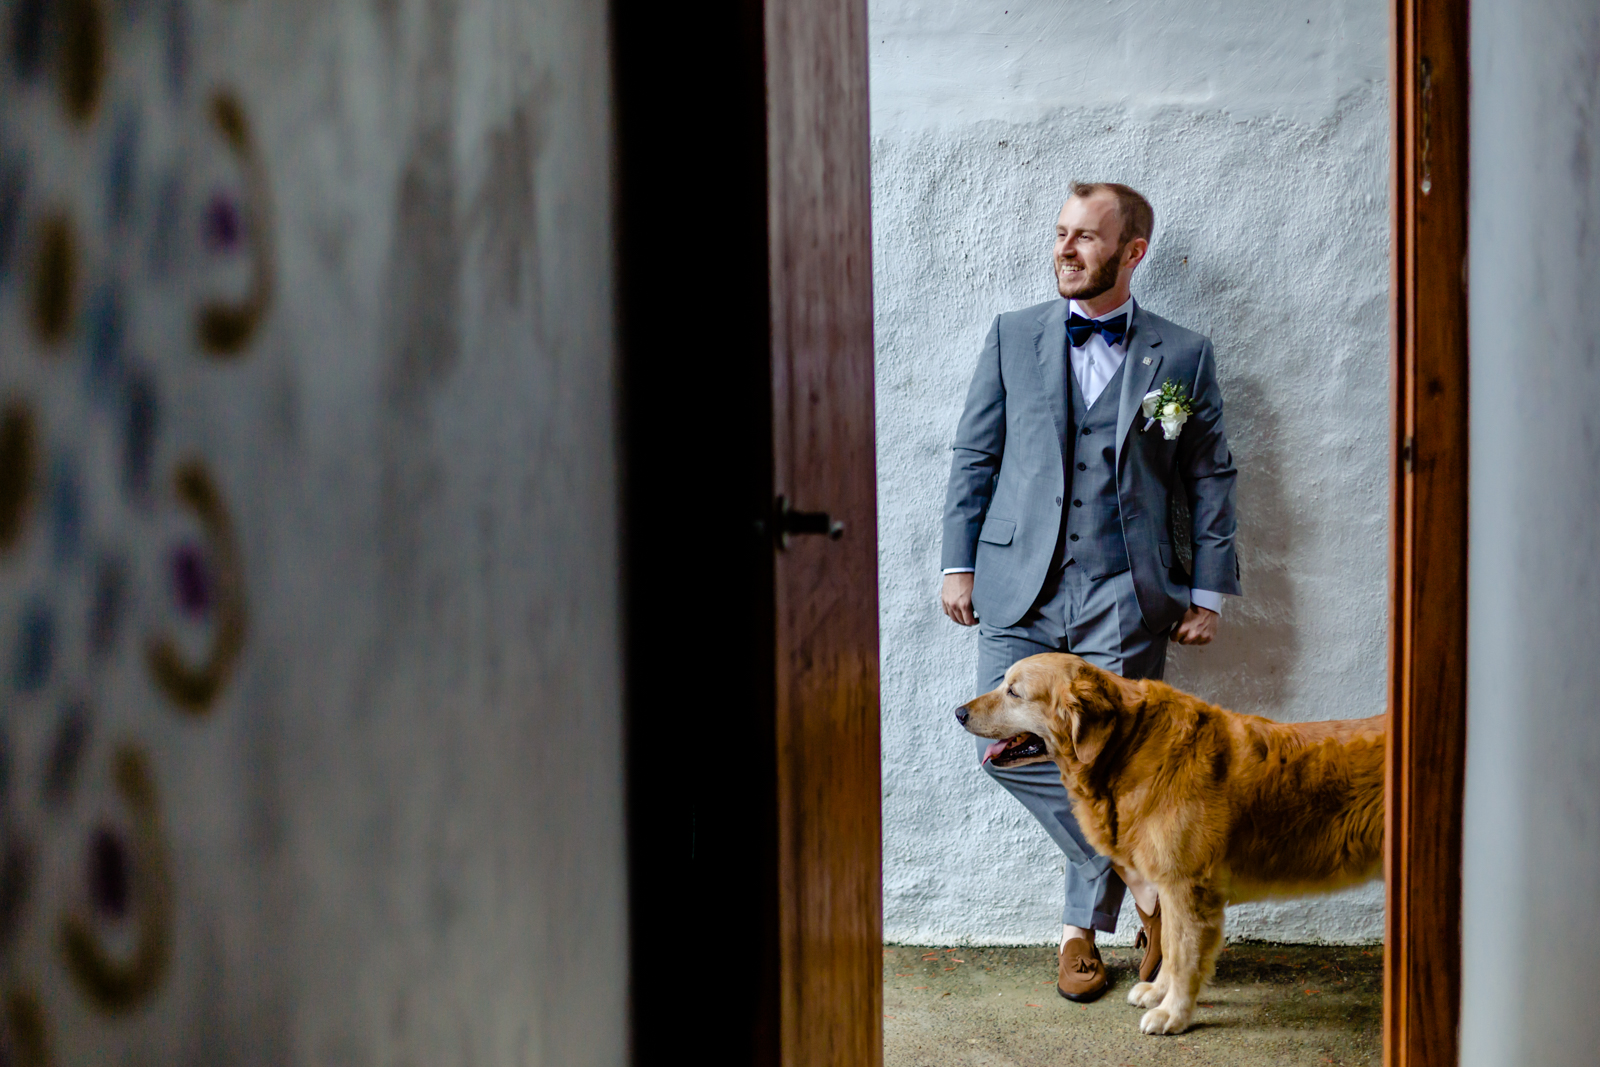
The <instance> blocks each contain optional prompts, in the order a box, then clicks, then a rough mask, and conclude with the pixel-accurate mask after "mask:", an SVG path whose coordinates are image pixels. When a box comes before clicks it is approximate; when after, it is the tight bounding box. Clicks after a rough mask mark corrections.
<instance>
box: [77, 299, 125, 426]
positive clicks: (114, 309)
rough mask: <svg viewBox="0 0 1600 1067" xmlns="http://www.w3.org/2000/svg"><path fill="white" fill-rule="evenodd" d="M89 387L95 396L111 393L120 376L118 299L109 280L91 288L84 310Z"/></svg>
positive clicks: (119, 380) (102, 396)
mask: <svg viewBox="0 0 1600 1067" xmlns="http://www.w3.org/2000/svg"><path fill="white" fill-rule="evenodd" d="M87 318H88V330H87V331H86V333H87V337H86V340H87V343H88V349H89V368H88V369H89V389H90V391H91V393H92V394H93V395H94V396H96V397H97V398H99V399H105V398H107V397H110V396H112V395H114V390H115V388H116V386H117V385H118V384H120V383H121V379H122V353H123V348H122V346H123V339H124V336H125V331H124V329H123V313H122V299H121V297H120V295H119V294H118V293H117V290H116V289H115V288H113V287H112V286H111V285H110V284H109V283H108V284H106V285H102V286H101V287H100V288H99V289H97V290H96V291H95V294H94V297H93V299H91V300H90V302H89V309H88V315H87Z"/></svg>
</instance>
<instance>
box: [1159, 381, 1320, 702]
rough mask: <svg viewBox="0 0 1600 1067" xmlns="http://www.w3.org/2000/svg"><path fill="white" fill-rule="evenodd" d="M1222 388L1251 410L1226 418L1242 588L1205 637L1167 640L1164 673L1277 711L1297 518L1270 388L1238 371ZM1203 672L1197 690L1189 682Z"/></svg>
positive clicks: (1289, 644)
mask: <svg viewBox="0 0 1600 1067" xmlns="http://www.w3.org/2000/svg"><path fill="white" fill-rule="evenodd" d="M1223 392H1224V395H1225V404H1226V406H1227V409H1228V410H1231V411H1233V412H1241V411H1248V412H1249V413H1250V415H1249V419H1248V420H1244V419H1240V418H1238V417H1237V416H1235V418H1233V419H1232V420H1230V423H1229V444H1230V445H1231V446H1232V448H1233V458H1234V463H1235V465H1236V466H1237V467H1238V469H1239V482H1238V498H1237V499H1238V517H1239V540H1238V545H1239V570H1240V578H1241V581H1242V582H1243V585H1244V591H1245V595H1244V596H1242V597H1230V598H1228V603H1227V605H1226V606H1225V607H1224V608H1223V611H1224V615H1223V622H1222V626H1221V628H1220V629H1219V630H1218V633H1217V639H1216V640H1215V641H1214V642H1213V643H1212V644H1210V645H1208V646H1205V647H1200V648H1191V647H1185V646H1183V645H1177V644H1174V645H1172V646H1170V652H1169V661H1168V670H1167V679H1166V680H1167V681H1168V682H1170V683H1172V684H1173V685H1175V686H1177V687H1178V688H1179V689H1187V690H1190V691H1197V692H1198V693H1199V695H1200V696H1201V697H1203V698H1204V699H1205V700H1208V701H1210V702H1212V703H1214V704H1220V705H1221V706H1223V707H1225V708H1230V709H1235V710H1240V711H1246V712H1249V713H1251V714H1264V715H1267V716H1269V717H1272V718H1278V717H1280V716H1279V715H1278V714H1275V713H1276V712H1277V711H1278V709H1281V708H1282V707H1283V706H1284V704H1285V703H1286V702H1287V700H1288V698H1289V695H1290V686H1289V678H1290V677H1291V676H1292V675H1293V674H1294V673H1295V672H1296V670H1297V668H1298V666H1299V661H1300V651H1301V648H1300V626H1299V615H1298V605H1297V604H1296V602H1295V592H1294V590H1295V582H1294V576H1293V574H1292V572H1291V567H1292V566H1293V564H1294V561H1295V559H1296V556H1295V541H1296V538H1295V530H1296V526H1297V525H1298V518H1297V516H1296V514H1295V511H1294V507H1293V505H1292V503H1291V501H1290V500H1289V498H1288V495H1287V494H1286V492H1285V486H1284V473H1283V472H1284V459H1285V456H1284V449H1283V442H1282V438H1281V436H1280V434H1279V432H1278V429H1279V425H1280V418H1279V415H1278V412H1277V410H1276V409H1275V408H1274V407H1273V404H1272V399H1271V398H1272V396H1273V395H1274V389H1273V388H1272V387H1271V386H1270V385H1268V384H1266V383H1263V382H1262V381H1261V380H1260V379H1259V378H1250V377H1243V378H1233V379H1230V380H1228V381H1226V382H1225V383H1224V384H1223ZM1234 427H1238V428H1239V429H1238V430H1235V429H1234ZM1202 674H1203V675H1204V677H1205V679H1206V682H1205V685H1204V688H1203V690H1201V687H1200V685H1199V684H1197V683H1196V682H1195V679H1196V678H1197V677H1198V676H1201V675H1202Z"/></svg>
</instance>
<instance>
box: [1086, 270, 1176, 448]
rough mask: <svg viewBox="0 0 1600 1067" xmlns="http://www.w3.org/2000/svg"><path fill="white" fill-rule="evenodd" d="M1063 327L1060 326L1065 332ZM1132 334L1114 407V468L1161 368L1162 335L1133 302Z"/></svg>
mask: <svg viewBox="0 0 1600 1067" xmlns="http://www.w3.org/2000/svg"><path fill="white" fill-rule="evenodd" d="M1065 329H1066V327H1064V326H1063V327H1062V330H1063V332H1065ZM1131 329H1132V333H1130V334H1129V337H1128V356H1127V358H1126V359H1125V360H1124V361H1123V364H1122V365H1123V370H1124V371H1125V373H1124V374H1123V376H1122V397H1121V400H1120V401H1119V403H1118V405H1117V467H1118V469H1119V470H1120V469H1121V466H1122V446H1123V444H1124V443H1125V442H1126V441H1127V439H1128V430H1129V429H1130V428H1132V426H1133V424H1134V422H1135V421H1137V420H1136V416H1138V415H1139V405H1140V404H1142V403H1143V402H1144V395H1145V394H1146V393H1148V392H1149V391H1150V386H1151V383H1153V382H1154V381H1155V380H1156V372H1157V371H1159V370H1160V369H1161V353H1159V352H1157V351H1156V348H1157V347H1158V346H1160V344H1161V334H1160V333H1158V332H1157V331H1156V327H1155V323H1153V322H1151V321H1150V313H1149V312H1147V311H1145V309H1144V308H1142V307H1140V306H1139V304H1138V303H1137V302H1136V303H1135V304H1134V305H1133V324H1132V327H1131Z"/></svg>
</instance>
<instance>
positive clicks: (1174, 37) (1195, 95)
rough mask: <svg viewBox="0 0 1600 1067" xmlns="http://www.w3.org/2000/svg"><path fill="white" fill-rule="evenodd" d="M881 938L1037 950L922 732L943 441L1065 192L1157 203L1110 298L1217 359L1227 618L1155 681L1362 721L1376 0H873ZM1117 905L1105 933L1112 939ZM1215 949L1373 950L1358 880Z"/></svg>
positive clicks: (1025, 297) (1377, 160)
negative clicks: (1367, 945)
mask: <svg viewBox="0 0 1600 1067" xmlns="http://www.w3.org/2000/svg"><path fill="white" fill-rule="evenodd" d="M869 10H870V26H871V31H872V107H873V197H874V201H873V227H874V235H875V236H874V272H875V296H876V301H877V351H878V375H877V390H878V391H877V404H878V456H879V469H878V476H879V516H880V519H879V536H880V545H881V548H880V556H879V566H880V575H881V577H880V586H881V590H880V591H881V596H882V642H883V644H882V648H883V744H884V846H885V852H884V927H885V936H886V937H888V938H889V939H891V940H896V941H908V942H912V943H919V944H934V943H949V942H954V941H971V942H978V943H1026V942H1042V941H1046V940H1050V939H1053V938H1054V937H1055V936H1057V935H1058V932H1059V926H1057V925H1056V924H1057V923H1059V914H1060V907H1061V888H1060V884H1061V859H1060V855H1059V853H1058V852H1057V851H1056V850H1055V848H1054V846H1053V845H1051V844H1050V843H1049V841H1048V839H1047V838H1046V837H1045V835H1044V833H1043V831H1042V830H1040V829H1039V828H1038V827H1037V826H1036V824H1035V823H1034V822H1033V821H1032V820H1031V819H1030V818H1029V817H1028V816H1027V815H1026V813H1025V812H1024V811H1023V809H1022V808H1021V806H1020V805H1018V804H1016V803H1015V802H1014V801H1012V800H1011V799H1010V798H1009V797H1008V796H1006V795H1005V794H1004V793H1003V791H1001V790H1000V789H999V788H998V787H997V786H995V785H994V784H993V783H991V782H990V781H989V780H988V778H987V777H986V776H985V775H983V774H982V772H981V771H980V770H979V769H978V767H977V766H976V760H975V758H974V756H973V754H972V746H971V743H970V741H969V740H968V738H967V736H966V735H965V734H963V733H962V732H961V731H960V730H959V729H958V728H957V727H956V725H955V723H954V722H953V720H952V718H951V716H950V709H951V708H952V707H953V706H954V705H955V704H956V703H957V702H959V701H960V700H964V699H966V698H968V697H971V696H972V695H974V693H973V685H974V683H973V668H974V637H975V634H974V633H973V632H970V631H962V630H960V629H958V628H957V627H956V626H955V625H954V624H952V623H950V622H948V621H946V620H945V619H944V618H943V616H942V615H941V614H940V612H939V610H938V608H937V606H936V598H937V593H938V586H939V571H938V568H939V544H938V538H939V515H940V511H941V507H942V504H943V500H944V489H945V480H946V478H947V476H948V473H949V463H950V452H949V445H950V440H951V437H952V435H953V433H954V429H955V424H956V419H957V417H958V415H959V412H960V408H961V402H962V399H963V397H964V396H965V393H966V387H967V382H968V379H969V377H970V375H971V372H972V367H973V362H974V360H975V358H976V356H977V352H978V349H979V347H980V346H981V344H982V341H983V337H984V334H985V332H986V331H987V329H988V326H989V324H990V322H991V321H992V319H993V317H994V316H995V314H996V313H998V312H1000V311H1003V310H1008V309H1012V308H1018V307H1024V306H1027V305H1030V304H1034V303H1037V302H1039V301H1041V300H1045V299H1048V298H1049V297H1051V296H1053V295H1054V286H1053V284H1052V281H1051V276H1050V270H1049V263H1048V259H1049V244H1050V239H1051V234H1052V228H1053V225H1054V220H1055V215H1056V212H1057V210H1058V209H1059V207H1060V204H1061V201H1062V199H1063V198H1064V195H1065V194H1064V190H1065V188H1066V185H1067V183H1068V181H1069V180H1071V179H1074V178H1077V179H1107V180H1119V181H1125V182H1128V183H1130V184H1132V185H1133V186H1135V187H1136V188H1138V189H1140V190H1141V191H1143V192H1144V193H1145V194H1146V195H1147V196H1148V197H1149V198H1150V199H1151V201H1152V202H1153V203H1154V205H1155V209H1156V236H1155V241H1154V246H1153V251H1152V254H1151V257H1150V259H1149V260H1147V262H1146V265H1145V266H1144V267H1142V268H1141V269H1140V272H1139V275H1138V276H1137V277H1136V279H1135V284H1134V290H1135V294H1136V296H1137V297H1138V298H1139V299H1140V300H1142V301H1143V302H1144V303H1145V304H1146V305H1147V306H1148V307H1150V308H1151V309H1152V310H1154V311H1157V312H1158V313H1160V314H1162V315H1165V316H1167V317H1169V318H1172V319H1174V320H1176V321H1178V322H1181V323H1183V324H1185V325H1187V326H1190V327H1192V328H1194V329H1197V330H1200V331H1202V332H1204V333H1206V334H1209V335H1210V336H1211V338H1212V339H1213V341H1214V342H1215V344H1216V349H1217V355H1218V365H1219V375H1220V378H1221V382H1222V388H1223V392H1224V396H1225V399H1226V405H1227V407H1226V411H1227V420H1228V430H1229V439H1230V441H1231V443H1232V445H1233V451H1234V456H1235V458H1236V460H1237V462H1238V464H1239V468H1240V471H1241V474H1240V479H1239V487H1238V506H1239V520H1240V536H1239V544H1240V553H1241V564H1242V569H1243V580H1244V588H1245V596H1244V597H1243V598H1242V599H1239V600H1232V601H1230V602H1229V604H1228V607H1227V610H1226V613H1225V616H1224V621H1223V626H1222V632H1221V635H1220V636H1219V638H1218V639H1217V641H1216V642H1215V643H1214V644H1213V645H1211V646H1210V647H1207V648H1204V649H1178V648H1176V647H1175V648H1174V650H1173V653H1172V656H1171V659H1170V661H1169V670H1168V680H1169V681H1172V682H1174V683H1175V684H1177V685H1179V686H1181V687H1182V688H1185V689H1187V690H1190V691H1192V692H1195V693H1198V694H1200V695H1202V696H1204V697H1205V698H1207V699H1209V700H1213V701H1215V702H1217V703H1219V704H1222V705H1223V706H1225V707H1229V708H1233V709H1235V710H1239V711H1246V712H1256V713H1260V714H1264V715H1269V716H1272V717H1274V718H1279V719H1291V720H1313V719H1325V718H1354V717H1361V716H1367V715H1373V714H1377V713H1379V712H1381V711H1382V710H1383V707H1384V682H1383V679H1384V670H1385V667H1384V664H1385V642H1384V633H1385V625H1386V620H1385V612H1386V582H1387V569H1386V568H1387V562H1386V538H1387V522H1388V517H1387V481H1386V467H1387V457H1388V446H1387V434H1388V417H1389V416H1388V388H1389V387H1388V361H1389V352H1388V340H1387V336H1388V335H1387V304H1386V301H1387V291H1388V251H1387V249H1388V244H1387V241H1388V221H1387V211H1388V206H1387V205H1388V193H1387V169H1386V168H1387V165H1388V129H1389V110H1388V108H1389V105H1388V93H1387V86H1386V84H1385V64H1386V62H1387V60H1386V56H1387V49H1388V37H1387V33H1388V23H1387V14H1386V10H1387V8H1386V5H1385V4H1384V3H1383V2H1382V0H1345V2H1339V3H1329V2H1327V0H1315V2H1312V0H1293V2H1283V0H1212V2H1209V3H1194V2H1192V0H1139V2H1135V3H1131V4H1119V5H1109V4H1105V3H1100V2H1088V0H1070V2H1068V0H1002V2H997V3H987V4H983V5H974V4H972V3H969V2H966V0H873V2H872V3H871V4H870V8H869ZM1131 916H1132V912H1131V905H1130V910H1129V911H1128V912H1127V915H1126V916H1125V918H1124V920H1123V923H1122V927H1121V930H1120V933H1121V935H1122V938H1123V939H1124V940H1126V939H1128V938H1131V936H1132V932H1133V931H1134V930H1136V929H1137V921H1136V920H1134V919H1132V918H1131ZM1229 932H1230V934H1231V935H1232V936H1235V937H1239V936H1247V937H1255V938H1271V939H1278V940H1289V941H1295V940H1328V941H1364V940H1376V939H1379V938H1381V936H1382V899H1381V887H1380V886H1376V885H1374V886H1369V887H1366V888H1364V889H1361V890H1357V891H1354V892H1353V893H1350V894H1346V895H1344V896H1341V897H1336V898H1323V899H1319V900H1312V901H1303V902H1294V903H1287V904H1276V905H1254V906H1247V907H1241V908H1237V909H1234V910H1233V911H1232V912H1231V913H1230V916H1229Z"/></svg>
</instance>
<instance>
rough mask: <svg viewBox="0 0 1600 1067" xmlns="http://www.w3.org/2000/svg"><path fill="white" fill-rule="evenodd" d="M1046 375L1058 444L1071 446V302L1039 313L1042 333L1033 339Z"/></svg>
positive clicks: (1046, 391) (1047, 397)
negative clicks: (1069, 376)
mask: <svg viewBox="0 0 1600 1067" xmlns="http://www.w3.org/2000/svg"><path fill="white" fill-rule="evenodd" d="M1033 344H1034V351H1035V352H1037V353H1038V356H1039V374H1040V376H1041V377H1043V378H1044V400H1045V403H1046V404H1048V405H1049V407H1050V417H1051V418H1052V419H1054V420H1055V423H1056V443H1057V444H1059V445H1060V446H1061V448H1062V450H1063V451H1062V454H1063V455H1065V454H1066V452H1065V449H1066V447H1067V444H1066V442H1067V392H1066V390H1067V302H1066V301H1065V300H1057V301H1056V302H1055V303H1054V304H1051V305H1050V306H1049V307H1048V308H1046V309H1045V313H1044V314H1043V315H1040V316H1039V333H1038V334H1037V335H1036V336H1035V337H1034V339H1033Z"/></svg>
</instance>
